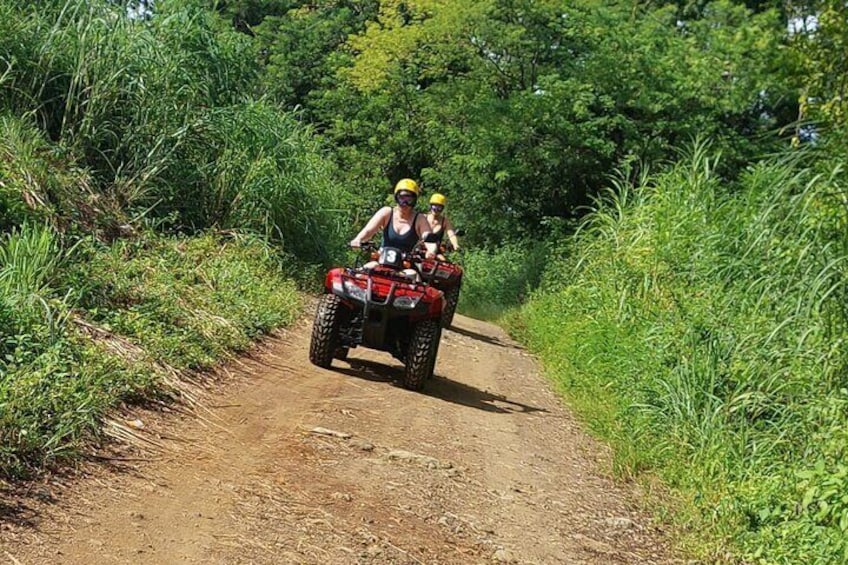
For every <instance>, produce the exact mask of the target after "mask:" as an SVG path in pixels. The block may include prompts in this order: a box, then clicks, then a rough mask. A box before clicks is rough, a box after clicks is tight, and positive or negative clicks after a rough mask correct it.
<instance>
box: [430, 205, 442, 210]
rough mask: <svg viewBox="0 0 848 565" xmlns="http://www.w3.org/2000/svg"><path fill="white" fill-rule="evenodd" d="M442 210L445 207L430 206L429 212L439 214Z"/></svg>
mask: <svg viewBox="0 0 848 565" xmlns="http://www.w3.org/2000/svg"><path fill="white" fill-rule="evenodd" d="M444 209H445V207H444V206H442V205H441V204H430V210H432V211H433V212H441V211H442V210H444Z"/></svg>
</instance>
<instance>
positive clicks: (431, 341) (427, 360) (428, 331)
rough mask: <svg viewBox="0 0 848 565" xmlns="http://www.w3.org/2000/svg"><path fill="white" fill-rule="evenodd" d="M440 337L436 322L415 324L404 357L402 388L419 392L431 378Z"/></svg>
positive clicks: (440, 333)
mask: <svg viewBox="0 0 848 565" xmlns="http://www.w3.org/2000/svg"><path fill="white" fill-rule="evenodd" d="M441 337H442V328H441V326H440V325H439V323H438V322H437V321H435V320H423V321H421V322H418V323H417V324H415V328H414V329H413V330H412V338H411V339H410V340H409V349H408V351H407V355H406V368H405V370H404V373H403V388H406V389H409V390H421V389H422V388H423V387H424V382H425V381H426V380H427V379H429V378H430V377H432V376H433V369H434V368H435V367H436V354H437V353H438V352H439V340H440V339H441Z"/></svg>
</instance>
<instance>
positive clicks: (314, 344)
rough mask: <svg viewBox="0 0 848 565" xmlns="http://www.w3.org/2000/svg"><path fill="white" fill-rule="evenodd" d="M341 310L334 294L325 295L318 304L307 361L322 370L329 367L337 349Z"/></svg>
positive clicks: (339, 300)
mask: <svg viewBox="0 0 848 565" xmlns="http://www.w3.org/2000/svg"><path fill="white" fill-rule="evenodd" d="M342 308H343V305H342V301H341V299H340V298H339V297H338V296H336V295H335V294H325V295H324V296H322V297H321V300H320V301H319V302H318V308H317V310H316V312H315V321H314V322H313V324H312V340H311V341H310V342H309V360H310V361H311V362H312V363H313V364H314V365H317V366H319V367H321V368H323V369H328V368H329V367H330V365H331V364H332V362H333V355H334V353H335V351H336V348H337V347H338V343H337V342H338V341H339V326H340V323H341V309H342Z"/></svg>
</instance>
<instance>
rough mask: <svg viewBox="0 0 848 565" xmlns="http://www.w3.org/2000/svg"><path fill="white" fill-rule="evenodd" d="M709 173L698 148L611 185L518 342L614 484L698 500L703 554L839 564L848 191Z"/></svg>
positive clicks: (822, 181) (794, 172) (792, 175)
mask: <svg viewBox="0 0 848 565" xmlns="http://www.w3.org/2000/svg"><path fill="white" fill-rule="evenodd" d="M714 165H715V159H714V158H712V157H710V156H709V155H708V154H707V152H706V150H705V148H704V147H703V146H697V147H696V149H695V151H694V152H693V153H692V154H691V155H689V156H688V157H687V158H685V159H683V160H682V161H681V162H680V163H678V164H677V165H676V166H674V167H673V168H672V169H671V170H670V171H668V172H665V173H662V174H659V175H656V176H654V177H646V178H644V179H642V182H641V183H640V184H639V185H637V186H631V185H629V184H628V183H626V182H624V181H621V182H618V183H617V184H616V186H615V187H614V190H612V191H610V194H609V196H608V198H606V199H605V200H603V201H601V202H599V203H598V205H597V208H596V210H595V211H594V213H592V214H591V215H589V217H588V218H587V219H586V222H585V224H584V225H583V226H582V228H581V230H580V231H579V233H578V234H577V235H576V236H575V237H574V239H573V241H572V242H571V244H570V254H569V255H566V256H564V257H563V258H561V259H560V260H558V261H556V262H554V263H553V264H552V265H551V266H550V267H549V268H548V270H547V271H546V273H545V276H544V278H543V283H542V286H541V289H540V290H539V291H538V292H537V293H535V294H534V295H533V297H532V299H531V300H530V302H529V304H528V305H527V306H526V307H525V308H524V309H523V311H522V313H521V316H520V319H519V325H518V327H519V329H520V332H519V335H520V336H521V337H522V338H523V339H526V340H527V341H528V342H529V344H530V346H531V347H532V348H533V350H535V351H536V352H538V353H539V354H540V356H541V358H542V360H543V363H544V364H545V367H546V370H547V371H548V372H549V374H551V375H552V377H553V378H554V379H555V380H556V382H557V383H559V384H560V385H561V386H562V387H563V389H564V391H565V393H566V394H567V396H568V398H569V401H570V402H571V403H572V404H573V405H574V407H575V408H576V409H577V410H578V411H579V412H580V413H581V414H583V415H584V416H585V417H586V418H587V419H588V420H589V422H590V425H591V426H592V427H593V428H594V429H596V430H597V431H599V432H600V433H601V434H603V436H604V437H605V438H607V439H608V440H610V441H611V442H612V444H613V445H614V446H615V448H616V465H617V468H618V469H619V470H620V471H621V472H624V473H639V472H640V471H642V470H645V469H653V470H655V471H656V472H659V473H660V474H661V475H662V476H663V477H664V478H665V479H666V481H667V483H668V484H669V485H670V486H672V487H673V488H675V489H677V491H678V492H679V493H680V494H681V499H682V500H688V501H689V504H688V505H684V508H683V509H682V510H681V513H680V522H681V523H683V522H686V521H688V524H687V525H688V526H689V527H690V528H691V531H693V532H695V533H696V534H695V537H696V538H697V539H698V541H697V543H698V545H697V549H696V551H698V552H703V553H705V554H706V555H707V556H709V558H710V559H724V558H725V557H722V555H725V553H724V549H723V544H725V542H726V541H729V542H730V543H731V547H732V548H733V551H734V552H735V557H734V559H737V558H738V559H743V560H747V561H749V562H762V563H798V562H805V563H810V562H820V563H825V562H838V561H842V560H843V559H844V555H845V545H844V543H843V542H842V541H840V540H843V539H845V538H844V534H845V531H844V526H845V525H847V524H848V518H843V516H848V504H846V503H845V502H843V501H842V498H841V497H842V496H843V495H842V492H844V491H840V490H839V489H841V487H842V485H843V482H844V481H843V479H842V478H841V477H842V473H844V468H843V467H841V466H840V464H839V462H838V459H839V453H841V449H842V448H839V450H837V449H836V448H835V446H837V445H843V446H844V439H845V436H844V432H843V431H841V430H844V428H845V426H846V424H848V411H846V410H845V402H844V399H843V397H844V393H843V392H842V388H843V387H845V385H846V381H845V376H846V375H845V367H846V366H848V357H846V350H845V348H844V343H845V340H846V336H848V324H846V311H845V309H844V304H845V292H846V285H845V281H846V260H848V256H847V255H846V251H848V245H846V241H847V240H846V235H845V233H846V232H845V229H844V228H845V226H846V225H848V224H847V223H846V209H845V208H844V205H843V204H842V201H841V196H840V195H841V194H842V192H841V190H840V189H839V184H838V182H837V178H836V177H833V176H829V175H816V174H815V173H814V171H813V170H812V169H811V168H809V167H806V166H805V164H804V163H802V162H798V161H797V160H795V159H790V158H786V159H784V160H782V161H776V162H770V163H762V164H759V165H755V166H752V167H751V168H750V169H749V170H748V171H747V172H746V173H745V174H744V175H743V176H742V177H741V179H740V180H739V182H738V183H736V184H734V185H733V186H728V185H726V184H725V183H724V182H723V181H722V180H721V179H720V178H719V177H718V176H717V175H716V174H715V173H714V170H715V168H714ZM823 414H826V417H825V416H823ZM837 491H839V493H840V494H838V495H837V494H836V492H837ZM805 493H806V494H805ZM690 541H691V540H690Z"/></svg>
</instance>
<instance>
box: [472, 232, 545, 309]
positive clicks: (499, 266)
mask: <svg viewBox="0 0 848 565" xmlns="http://www.w3.org/2000/svg"><path fill="white" fill-rule="evenodd" d="M545 253H546V249H545V246H544V245H542V244H539V243H532V242H527V243H511V244H507V245H504V246H502V247H499V248H497V249H495V250H491V251H490V250H486V249H473V250H469V251H465V252H464V254H463V256H462V259H461V263H462V266H463V269H464V271H465V272H464V274H463V282H462V293H461V294H460V301H459V311H460V312H462V313H463V314H466V315H469V316H474V317H478V318H482V319H495V318H497V317H498V316H500V315H501V314H503V313H504V312H505V311H506V310H508V309H509V308H513V307H516V306H518V305H519V304H521V303H522V302H524V300H525V299H526V298H527V297H528V296H529V295H530V292H531V290H532V289H533V288H535V287H536V286H537V285H538V283H539V278H540V277H541V274H542V269H543V268H544V260H545Z"/></svg>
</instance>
